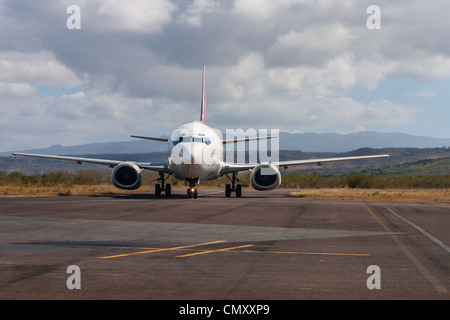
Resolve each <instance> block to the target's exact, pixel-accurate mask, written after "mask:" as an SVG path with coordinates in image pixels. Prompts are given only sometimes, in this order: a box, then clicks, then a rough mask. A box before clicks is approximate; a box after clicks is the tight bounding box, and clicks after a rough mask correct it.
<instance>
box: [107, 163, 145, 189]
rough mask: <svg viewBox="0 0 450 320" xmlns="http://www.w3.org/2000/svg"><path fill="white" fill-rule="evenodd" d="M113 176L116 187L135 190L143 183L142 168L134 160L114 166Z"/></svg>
mask: <svg viewBox="0 0 450 320" xmlns="http://www.w3.org/2000/svg"><path fill="white" fill-rule="evenodd" d="M111 178H112V182H113V184H114V186H115V187H116V188H119V189H126V190H135V189H138V188H139V187H140V186H141V184H142V170H141V168H139V167H138V166H137V165H136V164H134V163H132V162H123V163H121V164H119V165H118V166H116V167H115V168H114V170H113V172H112V174H111Z"/></svg>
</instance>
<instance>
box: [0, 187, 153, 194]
mask: <svg viewBox="0 0 450 320" xmlns="http://www.w3.org/2000/svg"><path fill="white" fill-rule="evenodd" d="M147 188H148V186H146V187H142V188H141V189H138V190H135V191H127V190H120V189H117V188H116V187H114V186H113V185H92V186H87V185H74V186H69V187H65V186H0V197H51V196H91V195H101V194H112V193H133V192H136V191H138V192H143V191H144V190H145V192H147V191H148V190H147Z"/></svg>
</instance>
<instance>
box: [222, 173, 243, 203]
mask: <svg viewBox="0 0 450 320" xmlns="http://www.w3.org/2000/svg"><path fill="white" fill-rule="evenodd" d="M236 175H237V174H236V172H233V176H232V178H230V177H229V176H228V175H227V178H228V179H229V180H230V181H231V185H230V184H227V185H225V197H227V198H230V197H231V193H232V192H235V193H236V198H240V197H242V187H241V185H240V184H239V183H238V184H236V181H239V179H237V177H236Z"/></svg>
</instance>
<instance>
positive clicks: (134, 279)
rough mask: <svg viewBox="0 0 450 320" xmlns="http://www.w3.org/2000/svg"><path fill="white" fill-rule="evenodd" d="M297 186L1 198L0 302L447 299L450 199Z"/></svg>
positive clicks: (449, 283) (449, 296) (449, 254)
mask: <svg viewBox="0 0 450 320" xmlns="http://www.w3.org/2000/svg"><path fill="white" fill-rule="evenodd" d="M291 191H293V190H284V189H278V190H274V191H271V192H265V193H263V192H257V191H254V190H250V189H245V190H244V191H243V198H225V197H224V192H223V190H219V189H199V198H198V199H186V195H185V189H174V190H173V193H174V196H173V197H171V198H165V197H160V198H156V197H154V196H153V195H152V193H151V191H149V194H132V195H120V194H112V195H105V196H97V197H88V196H86V197H43V198H0V268H1V272H0V299H151V300H160V299H169V300H172V299H181V300H185V299H186V300H191V299H195V300H204V299H207V300H241V299H245V300H247V299H251V300H267V299H269V300H279V299H286V300H298V299H326V300H328V299H333V300H334V299H362V300H366V299H367V300H371V299H445V300H446V299H449V298H450V294H449V290H450V248H449V245H450V233H449V232H448V228H449V226H450V203H407V202H361V201H331V200H312V199H305V198H292V197H289V196H288V193H289V192H291ZM72 265H75V266H78V267H79V270H80V273H79V276H80V277H79V280H80V283H81V288H80V289H69V288H68V285H67V280H68V278H69V277H70V276H71V273H68V272H67V268H68V267H69V266H72ZM373 266H375V267H378V269H374V267H373ZM374 270H375V271H374ZM376 270H378V271H376Z"/></svg>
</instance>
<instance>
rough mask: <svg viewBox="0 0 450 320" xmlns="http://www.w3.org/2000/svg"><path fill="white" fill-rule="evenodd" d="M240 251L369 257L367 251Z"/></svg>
mask: <svg viewBox="0 0 450 320" xmlns="http://www.w3.org/2000/svg"><path fill="white" fill-rule="evenodd" d="M240 252H250V253H274V254H303V255H322V256H353V257H370V256H371V254H368V253H337V252H302V251H254V250H242V251H240Z"/></svg>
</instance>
